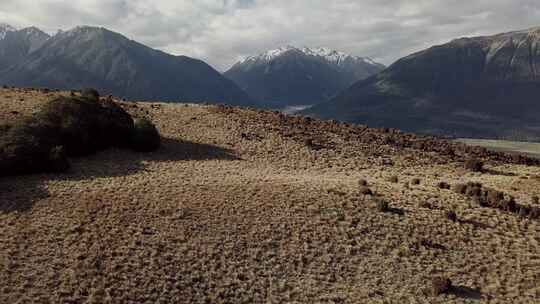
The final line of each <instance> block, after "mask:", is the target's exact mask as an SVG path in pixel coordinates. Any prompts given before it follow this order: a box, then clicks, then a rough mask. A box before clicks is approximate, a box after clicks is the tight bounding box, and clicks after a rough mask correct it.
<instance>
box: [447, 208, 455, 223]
mask: <svg viewBox="0 0 540 304" xmlns="http://www.w3.org/2000/svg"><path fill="white" fill-rule="evenodd" d="M446 218H447V219H449V220H451V221H452V222H457V214H456V213H455V212H454V211H452V210H449V211H447V212H446Z"/></svg>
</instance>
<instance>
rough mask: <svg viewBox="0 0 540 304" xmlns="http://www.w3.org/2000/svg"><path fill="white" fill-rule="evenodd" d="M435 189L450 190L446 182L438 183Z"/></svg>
mask: <svg viewBox="0 0 540 304" xmlns="http://www.w3.org/2000/svg"><path fill="white" fill-rule="evenodd" d="M437 188H439V189H445V190H449V189H450V185H449V184H448V183H447V182H439V183H438V184H437Z"/></svg>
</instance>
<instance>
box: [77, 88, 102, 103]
mask: <svg viewBox="0 0 540 304" xmlns="http://www.w3.org/2000/svg"><path fill="white" fill-rule="evenodd" d="M81 96H82V97H84V98H88V99H90V100H94V101H98V100H99V92H98V91H97V90H96V89H93V88H86V89H84V90H82V91H81Z"/></svg>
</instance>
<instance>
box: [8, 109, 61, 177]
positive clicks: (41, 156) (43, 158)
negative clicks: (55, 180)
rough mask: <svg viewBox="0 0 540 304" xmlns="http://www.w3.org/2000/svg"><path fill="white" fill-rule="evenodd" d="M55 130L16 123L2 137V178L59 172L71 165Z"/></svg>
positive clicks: (25, 123) (35, 124)
mask: <svg viewBox="0 0 540 304" xmlns="http://www.w3.org/2000/svg"><path fill="white" fill-rule="evenodd" d="M58 142H59V137H58V134H57V132H56V130H55V128H53V127H51V126H47V125H40V124H39V122H37V121H35V120H34V119H27V120H24V121H21V122H18V123H16V124H15V125H14V126H13V127H12V128H11V129H10V130H9V131H8V132H7V133H6V134H4V135H3V136H2V137H0V175H3V176H4V175H16V174H27V173H33V172H59V171H62V168H64V169H67V167H69V163H68V162H67V157H66V155H65V153H63V149H59V148H58V147H57V146H58V145H57V144H58Z"/></svg>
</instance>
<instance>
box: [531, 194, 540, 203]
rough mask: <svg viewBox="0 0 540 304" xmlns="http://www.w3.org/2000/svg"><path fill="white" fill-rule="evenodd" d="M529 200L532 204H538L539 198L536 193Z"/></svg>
mask: <svg viewBox="0 0 540 304" xmlns="http://www.w3.org/2000/svg"><path fill="white" fill-rule="evenodd" d="M531 201H532V203H533V204H536V205H538V204H540V198H539V197H538V196H536V195H535V196H533V197H532V198H531Z"/></svg>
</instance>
